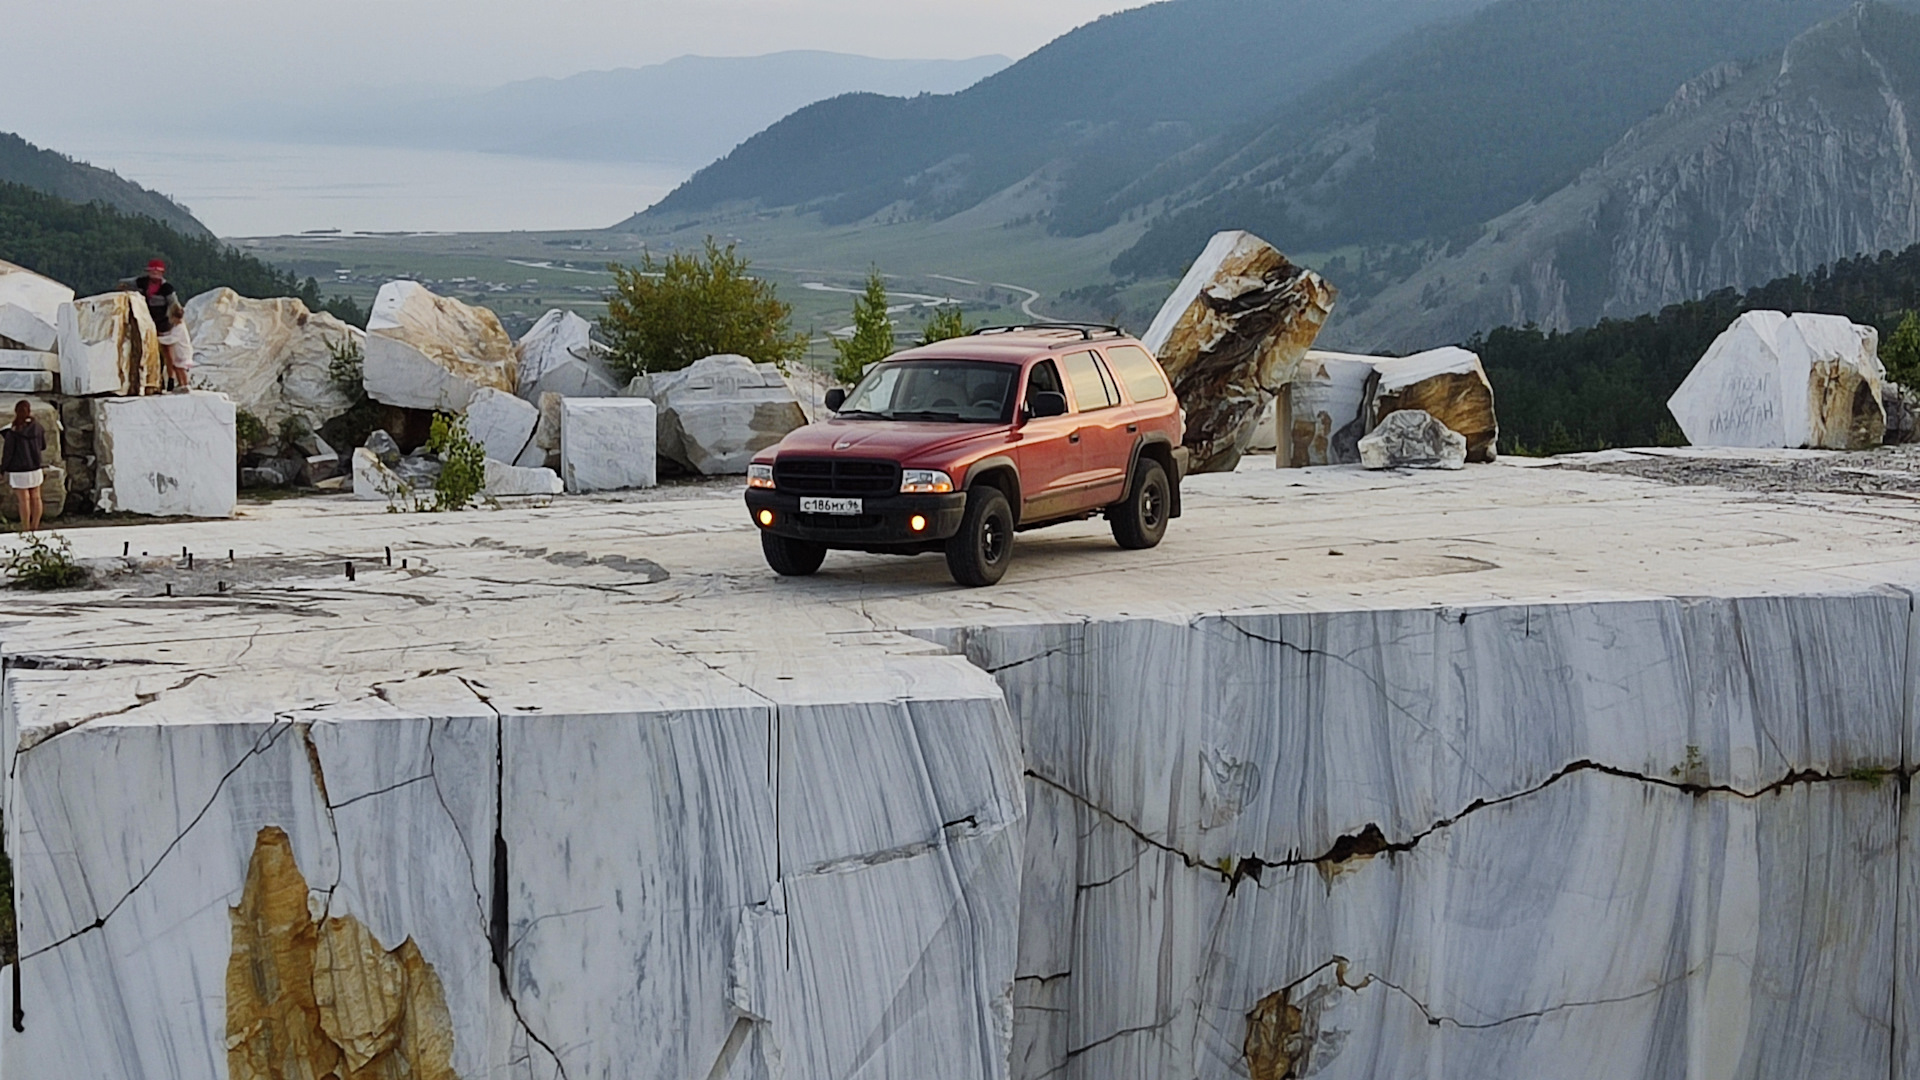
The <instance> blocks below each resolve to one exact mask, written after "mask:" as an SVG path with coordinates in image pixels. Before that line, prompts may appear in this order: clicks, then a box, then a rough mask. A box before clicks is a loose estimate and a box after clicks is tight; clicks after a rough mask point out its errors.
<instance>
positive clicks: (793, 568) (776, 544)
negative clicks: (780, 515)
mask: <svg viewBox="0 0 1920 1080" xmlns="http://www.w3.org/2000/svg"><path fill="white" fill-rule="evenodd" d="M760 551H761V553H762V554H764V555H766V557H767V565H768V566H771V567H773V572H774V573H776V574H779V575H780V576H781V577H806V576H807V575H809V574H811V573H813V572H814V571H816V570H818V569H820V564H821V563H823V562H826V561H827V546H826V545H825V544H815V543H811V542H809V541H806V540H795V539H793V538H791V537H786V536H775V535H774V534H772V533H770V532H766V531H762V532H761V533H760Z"/></svg>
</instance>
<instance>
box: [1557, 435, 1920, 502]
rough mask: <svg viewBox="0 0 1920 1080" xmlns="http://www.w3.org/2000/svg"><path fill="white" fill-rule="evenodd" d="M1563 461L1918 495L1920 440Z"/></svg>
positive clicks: (1661, 477)
mask: <svg viewBox="0 0 1920 1080" xmlns="http://www.w3.org/2000/svg"><path fill="white" fill-rule="evenodd" d="M1559 467H1560V468H1563V469H1578V470H1580V471H1582V472H1592V473H1602V474H1606V475H1610V476H1632V477H1637V478H1639V479H1642V480H1653V481H1657V482H1659V483H1663V484H1674V485H1690V486H1710V487H1722V488H1727V489H1729V490H1732V491H1757V492H1769V493H1792V492H1828V493H1832V494H1839V495H1913V496H1915V497H1920V446H1884V447H1881V448H1879V449H1877V450H1862V451H1858V452H1856V453H1848V454H1823V455H1818V456H1815V455H1808V456H1806V457H1795V458H1784V459H1781V458H1776V459H1766V458H1748V459H1741V458H1720V457H1681V456H1671V457H1669V456H1657V457H1656V456H1648V457H1635V458H1632V459H1629V460H1625V461H1583V460H1580V459H1579V458H1567V459H1563V460H1562V461H1561V463H1560V466H1559Z"/></svg>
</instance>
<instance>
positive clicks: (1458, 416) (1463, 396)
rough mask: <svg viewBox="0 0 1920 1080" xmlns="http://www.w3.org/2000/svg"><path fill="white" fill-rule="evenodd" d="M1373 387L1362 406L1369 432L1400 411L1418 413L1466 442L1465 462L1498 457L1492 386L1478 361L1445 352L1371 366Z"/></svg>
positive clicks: (1464, 353) (1469, 355)
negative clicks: (1368, 397) (1367, 400)
mask: <svg viewBox="0 0 1920 1080" xmlns="http://www.w3.org/2000/svg"><path fill="white" fill-rule="evenodd" d="M1373 367H1374V371H1375V372H1377V373H1378V375H1379V380H1378V383H1377V384H1376V385H1375V387H1374V388H1373V390H1372V398H1371V400H1370V401H1369V402H1368V404H1367V414H1368V423H1367V426H1368V427H1369V428H1374V427H1378V426H1379V424H1380V422H1381V421H1382V420H1383V419H1385V418H1386V417H1387V416H1389V415H1391V414H1392V413H1394V412H1395V411H1397V410H1400V409H1418V410H1420V411H1421V412H1424V413H1426V414H1428V415H1429V416H1432V417H1433V418H1434V419H1436V420H1438V421H1440V422H1441V423H1442V424H1445V425H1446V426H1447V427H1449V428H1451V429H1452V430H1454V431H1457V432H1459V433H1460V434H1461V435H1463V436H1465V437H1466V440H1467V460H1468V461H1477V462H1487V461H1492V460H1493V459H1494V458H1495V456H1496V455H1497V454H1498V452H1499V449H1498V443H1499V440H1500V420H1499V417H1498V416H1497V415H1495V412H1494V407H1493V384H1492V383H1491V382H1489V381H1488V380H1487V370H1486V368H1485V367H1484V366H1482V365H1481V363H1480V357H1479V356H1477V355H1475V354H1474V353H1471V352H1469V351H1467V350H1466V349H1461V348H1455V347H1451V346H1449V347H1447V348H1443V349H1432V350H1430V351H1427V352H1423V353H1418V354H1415V355H1413V356H1407V357H1400V358H1397V359H1382V360H1378V361H1375V363H1374V365H1373Z"/></svg>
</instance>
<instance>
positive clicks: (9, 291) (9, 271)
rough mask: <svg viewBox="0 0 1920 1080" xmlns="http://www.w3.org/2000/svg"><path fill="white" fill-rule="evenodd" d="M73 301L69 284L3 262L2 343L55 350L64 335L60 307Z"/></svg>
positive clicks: (0, 271) (0, 285)
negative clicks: (55, 345) (61, 327)
mask: <svg viewBox="0 0 1920 1080" xmlns="http://www.w3.org/2000/svg"><path fill="white" fill-rule="evenodd" d="M72 302H73V290H72V289H69V288H67V287H66V286H65V285H62V284H60V283H59V282H57V281H55V280H53V279H52V278H47V277H41V276H40V275H39V274H36V273H34V272H33V271H31V270H28V269H25V268H24V267H19V266H15V265H13V264H12V263H10V262H0V338H3V339H5V341H4V342H0V345H4V346H5V347H7V348H19V349H34V350H38V351H41V352H48V351H51V350H52V349H53V348H54V343H55V342H57V341H58V340H59V337H60V329H59V327H60V306H61V305H62V304H70V303H72Z"/></svg>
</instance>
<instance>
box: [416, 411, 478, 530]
mask: <svg viewBox="0 0 1920 1080" xmlns="http://www.w3.org/2000/svg"><path fill="white" fill-rule="evenodd" d="M427 449H428V450H429V451H431V452H432V453H434V454H436V455H438V456H439V458H440V475H439V476H438V477H437V478H435V479H434V481H433V495H434V501H433V506H432V509H434V510H464V509H466V508H467V507H469V506H471V505H473V501H474V500H475V499H477V498H479V497H480V493H481V492H482V491H485V490H486V487H487V448H486V447H485V446H482V445H481V444H480V442H479V441H478V440H477V439H475V438H474V437H473V436H472V435H469V434H467V418H466V417H464V416H453V415H450V414H448V413H438V414H436V415H435V416H434V418H433V427H432V429H431V430H430V431H429V432H428V433H427Z"/></svg>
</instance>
